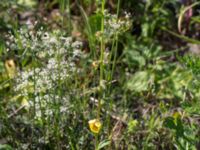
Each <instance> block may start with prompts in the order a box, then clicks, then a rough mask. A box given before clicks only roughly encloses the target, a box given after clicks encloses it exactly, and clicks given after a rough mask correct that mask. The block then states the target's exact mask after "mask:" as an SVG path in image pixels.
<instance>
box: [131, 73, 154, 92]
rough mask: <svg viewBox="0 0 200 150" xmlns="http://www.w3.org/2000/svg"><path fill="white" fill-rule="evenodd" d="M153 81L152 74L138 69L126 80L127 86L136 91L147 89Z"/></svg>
mask: <svg viewBox="0 0 200 150" xmlns="http://www.w3.org/2000/svg"><path fill="white" fill-rule="evenodd" d="M153 81H154V75H153V74H151V73H150V72H148V71H139V72H136V73H135V74H134V75H133V76H132V77H131V79H130V80H128V83H127V88H128V89H129V90H131V91H136V92H142V91H147V90H148V88H149V87H150V85H151V83H152V82H153Z"/></svg>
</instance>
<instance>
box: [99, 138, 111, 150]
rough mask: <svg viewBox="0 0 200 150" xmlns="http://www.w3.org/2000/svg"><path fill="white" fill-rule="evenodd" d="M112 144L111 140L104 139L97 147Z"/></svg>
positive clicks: (100, 147)
mask: <svg viewBox="0 0 200 150" xmlns="http://www.w3.org/2000/svg"><path fill="white" fill-rule="evenodd" d="M109 144H110V140H104V141H101V142H100V143H99V145H98V147H97V150H100V149H102V148H104V147H106V146H107V145H109Z"/></svg>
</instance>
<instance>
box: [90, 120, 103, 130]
mask: <svg viewBox="0 0 200 150" xmlns="http://www.w3.org/2000/svg"><path fill="white" fill-rule="evenodd" d="M88 123H89V127H90V130H91V131H92V132H93V133H99V131H100V129H101V126H102V124H101V122H100V121H99V120H98V119H93V120H90V121H89V122H88Z"/></svg>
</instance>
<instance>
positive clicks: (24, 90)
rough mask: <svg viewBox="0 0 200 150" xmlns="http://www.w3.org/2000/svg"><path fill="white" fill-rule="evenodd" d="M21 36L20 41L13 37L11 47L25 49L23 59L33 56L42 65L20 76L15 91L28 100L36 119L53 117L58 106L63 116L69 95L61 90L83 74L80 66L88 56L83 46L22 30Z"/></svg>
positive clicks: (19, 74)
mask: <svg viewBox="0 0 200 150" xmlns="http://www.w3.org/2000/svg"><path fill="white" fill-rule="evenodd" d="M18 33H19V34H18V38H14V37H13V36H10V37H11V38H10V39H11V40H10V41H11V44H10V46H12V47H13V48H15V49H16V48H18V47H19V46H21V47H20V49H23V54H22V55H28V54H33V55H34V59H35V60H34V62H38V64H37V67H30V69H27V70H23V71H21V72H19V73H18V76H17V77H16V80H15V81H16V84H15V85H16V86H15V88H14V90H15V91H16V93H20V96H22V97H26V99H28V102H29V105H30V108H31V107H32V108H33V107H34V110H36V111H35V112H36V118H38V117H41V114H44V115H45V116H52V114H53V112H54V111H53V108H55V104H59V106H60V112H64V111H66V110H67V108H68V106H69V93H66V92H65V91H62V90H63V89H62V88H61V87H60V86H62V85H65V87H66V83H68V82H69V80H70V81H73V80H74V78H75V75H77V74H80V73H81V72H82V71H83V69H82V68H81V67H78V66H77V63H78V62H79V61H81V59H82V58H84V57H86V56H87V55H86V54H85V53H84V52H83V51H82V50H81V48H82V42H80V41H73V39H72V38H71V37H62V36H58V35H57V34H52V33H51V34H50V33H44V32H42V31H39V32H37V33H25V32H24V30H20V31H19V32H18ZM28 56H29V55H28ZM59 88H60V89H59ZM57 89H59V90H57ZM60 92H62V93H64V95H63V94H60ZM61 103H62V104H61Z"/></svg>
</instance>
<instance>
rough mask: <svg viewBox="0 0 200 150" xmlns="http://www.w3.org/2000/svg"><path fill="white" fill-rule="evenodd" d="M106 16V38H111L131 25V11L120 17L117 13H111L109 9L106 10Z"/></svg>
mask: <svg viewBox="0 0 200 150" xmlns="http://www.w3.org/2000/svg"><path fill="white" fill-rule="evenodd" d="M104 16H105V20H104V26H105V29H104V30H105V31H104V35H103V36H104V38H108V39H109V38H112V37H113V36H115V35H119V34H122V33H124V32H125V31H127V30H128V29H129V28H130V27H131V19H130V17H131V15H130V14H129V13H125V16H124V17H123V18H118V17H117V15H116V14H110V13H109V12H108V11H107V10H105V12H104ZM97 35H98V33H97Z"/></svg>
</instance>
